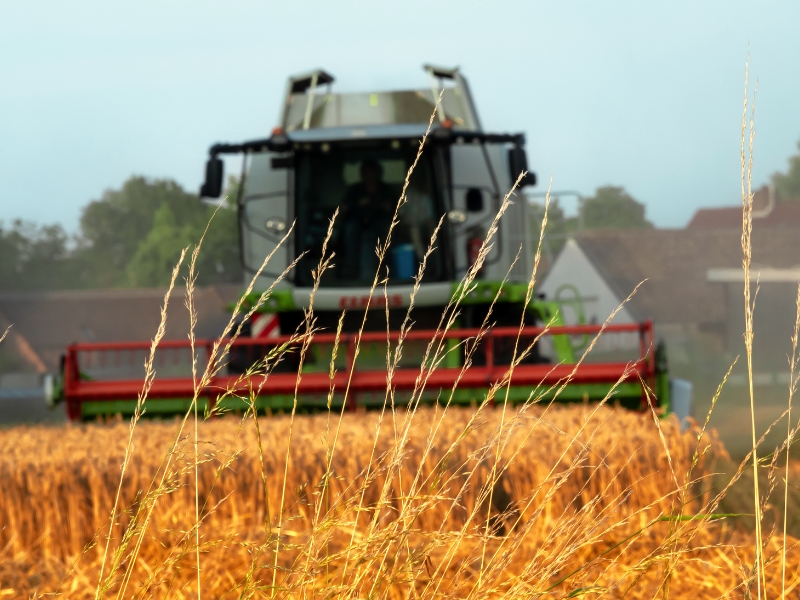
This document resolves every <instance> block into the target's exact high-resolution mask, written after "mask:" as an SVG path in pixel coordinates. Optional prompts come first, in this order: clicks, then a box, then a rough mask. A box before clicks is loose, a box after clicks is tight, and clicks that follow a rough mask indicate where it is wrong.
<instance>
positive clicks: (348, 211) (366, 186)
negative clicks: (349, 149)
mask: <svg viewBox="0 0 800 600" xmlns="http://www.w3.org/2000/svg"><path fill="white" fill-rule="evenodd" d="M360 175H361V181H360V182H359V183H356V184H354V185H351V186H350V187H349V188H348V189H347V192H345V196H344V199H343V201H342V204H341V211H342V218H343V221H344V231H343V234H344V236H343V237H344V240H343V242H344V257H343V259H344V260H343V262H344V264H343V265H342V266H343V268H344V275H345V276H346V277H348V278H354V279H358V280H365V281H367V280H371V279H372V277H373V276H374V275H375V270H376V269H377V268H378V257H377V256H376V255H375V246H376V244H377V243H378V239H380V240H381V241H384V240H385V239H386V235H387V234H388V232H389V226H390V225H391V223H392V216H393V215H394V207H395V203H396V200H397V199H396V198H395V197H394V196H395V194H394V190H393V189H392V188H391V186H389V185H388V184H386V183H384V181H383V168H382V167H381V164H380V163H379V162H378V161H376V160H374V159H369V158H368V159H366V160H364V161H363V162H362V163H361V168H360Z"/></svg>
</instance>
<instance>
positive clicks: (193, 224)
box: [0, 177, 242, 290]
mask: <svg viewBox="0 0 800 600" xmlns="http://www.w3.org/2000/svg"><path fill="white" fill-rule="evenodd" d="M235 193H236V182H235V180H232V181H231V182H230V184H229V189H228V198H229V200H228V201H226V202H225V203H223V204H222V205H221V206H220V207H219V210H217V206H214V205H209V204H206V203H204V202H202V201H201V200H200V199H199V198H198V196H197V195H196V194H191V193H189V192H187V191H185V190H184V189H183V188H182V187H181V186H180V185H178V184H177V183H176V182H174V181H171V180H149V179H146V178H144V177H131V178H130V179H128V180H127V181H126V182H125V183H124V184H123V185H122V187H121V188H120V189H118V190H109V191H107V192H105V193H104V194H103V196H102V197H101V198H100V199H99V200H94V201H92V202H90V203H89V204H88V205H87V206H86V207H84V209H83V212H82V215H81V219H80V229H79V232H78V233H77V234H76V235H74V236H70V235H68V234H67V233H66V232H65V230H64V229H63V227H61V226H60V225H36V224H33V223H29V222H23V221H14V222H13V223H12V224H11V225H10V226H8V227H4V226H2V225H0V290H45V289H89V288H119V287H134V288H135V287H157V286H163V285H166V284H167V283H168V282H169V277H170V274H171V272H172V269H173V267H174V266H175V262H176V261H177V259H178V257H179V255H180V251H181V249H183V248H185V247H187V246H193V245H194V244H196V243H197V242H198V240H200V238H201V236H203V234H204V232H205V239H204V241H203V251H202V252H201V253H200V256H199V258H198V261H199V263H198V265H197V272H198V279H197V283H198V285H207V284H212V283H228V282H231V283H238V282H240V281H241V280H242V268H241V265H240V262H239V230H238V224H237V216H236V210H235V206H234V203H235V201H234V200H231V199H233V198H235ZM215 211H216V214H215ZM212 215H214V219H213V221H212V222H211V225H210V226H209V227H208V231H206V226H207V225H208V223H209V220H210V219H211V217H212Z"/></svg>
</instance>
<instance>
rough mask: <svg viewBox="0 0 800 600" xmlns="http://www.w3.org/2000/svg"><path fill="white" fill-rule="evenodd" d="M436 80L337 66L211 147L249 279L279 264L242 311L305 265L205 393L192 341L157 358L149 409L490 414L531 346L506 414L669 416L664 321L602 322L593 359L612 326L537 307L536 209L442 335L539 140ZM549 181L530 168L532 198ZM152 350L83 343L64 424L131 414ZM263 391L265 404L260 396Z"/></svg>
mask: <svg viewBox="0 0 800 600" xmlns="http://www.w3.org/2000/svg"><path fill="white" fill-rule="evenodd" d="M425 70H426V71H427V73H428V75H429V77H430V80H431V87H430V88H428V89H423V90H411V91H391V92H377V93H351V94H334V93H331V90H330V86H331V84H332V83H333V80H334V79H333V77H332V76H331V75H329V74H328V73H326V72H325V71H322V70H318V71H313V72H311V73H309V74H306V75H302V76H298V77H293V78H290V79H289V82H288V86H287V89H286V95H285V98H284V103H283V106H282V110H281V116H280V122H279V125H278V127H276V128H275V129H274V130H273V132H272V135H271V136H270V137H269V138H266V139H259V140H254V141H250V142H245V143H241V144H217V145H215V146H212V147H211V149H210V157H209V160H208V162H207V164H206V179H205V182H204V183H203V186H202V188H201V190H200V195H201V196H203V197H210V198H218V197H219V196H220V194H221V191H222V184H223V163H222V160H221V158H220V155H223V154H233V153H236V154H242V155H243V157H244V160H243V168H242V179H241V184H240V186H239V189H240V192H239V197H238V199H237V206H238V213H239V224H240V231H241V259H242V264H243V266H244V270H245V272H246V277H247V278H248V281H249V279H250V278H251V277H253V276H255V275H256V273H257V272H258V269H259V267H260V266H261V264H262V261H263V260H264V257H265V256H267V255H269V254H270V253H273V256H272V260H271V261H270V263H269V264H268V265H267V267H266V269H265V270H264V271H262V272H261V274H260V275H259V276H258V278H257V279H256V282H255V288H254V289H255V290H256V292H254V293H253V294H251V295H250V296H249V297H248V298H246V299H245V306H248V305H249V306H254V305H255V304H254V303H255V302H256V299H257V298H258V297H259V296H260V293H259V292H261V291H262V290H266V289H268V288H269V287H270V286H272V285H273V284H274V283H275V281H276V280H277V279H278V278H279V276H280V274H281V273H283V272H284V270H285V269H286V268H287V267H288V266H289V265H291V263H292V261H294V260H295V258H296V257H300V259H299V261H298V262H297V265H296V266H295V267H294V268H293V269H292V270H291V271H290V272H289V273H288V276H286V277H285V278H283V279H282V280H281V281H279V282H278V283H277V284H276V285H275V287H274V289H273V291H272V293H271V295H270V296H269V298H268V299H267V301H266V302H265V303H264V304H263V306H260V307H259V308H258V311H257V312H256V313H255V314H254V315H253V318H252V319H251V320H250V322H249V323H246V324H245V330H246V335H244V336H241V337H239V338H238V339H236V340H235V341H234V342H233V343H232V345H231V348H230V354H229V356H228V358H227V361H226V364H225V366H224V367H223V368H222V369H221V370H220V371H219V372H217V373H216V374H215V376H214V377H213V378H211V380H210V381H208V382H207V385H206V386H205V387H204V388H203V389H201V390H199V391H198V390H196V389H195V385H196V384H195V381H194V379H193V378H192V376H191V361H192V354H191V347H190V345H189V342H188V341H165V342H162V343H161V344H160V346H159V348H158V350H157V351H156V356H155V366H156V370H157V371H158V377H157V378H156V380H155V381H154V383H153V385H152V387H151V389H150V391H149V394H148V399H147V401H146V403H145V409H146V414H148V415H158V414H162V415H163V414H176V413H182V412H185V411H186V410H187V409H188V408H189V407H190V406H191V402H192V399H193V397H194V396H195V394H197V395H198V397H199V403H200V406H201V408H202V409H215V410H223V409H225V410H243V409H246V408H247V407H248V406H250V403H251V401H252V402H254V404H255V406H256V408H258V409H261V410H265V411H284V410H290V409H292V407H293V406H294V405H295V401H296V408H297V409H298V410H301V411H311V410H321V409H326V408H328V407H329V406H330V407H331V408H352V409H355V408H357V407H359V406H363V407H370V406H382V405H383V403H384V401H385V397H386V390H387V385H391V386H392V388H393V389H394V390H395V393H394V402H395V404H397V403H401V404H402V403H403V402H407V401H409V400H410V399H411V398H412V397H415V398H416V399H418V400H419V401H420V402H423V403H425V402H428V403H431V402H448V403H452V404H462V405H463V404H467V405H469V404H475V403H480V402H483V401H484V400H486V399H487V393H488V392H489V390H490V389H491V387H492V385H493V384H495V383H496V382H499V381H502V380H503V378H504V377H506V375H507V373H508V372H509V366H510V364H511V362H512V357H513V356H514V348H515V347H518V348H520V349H522V348H526V347H527V346H529V345H530V344H531V343H533V342H534V341H535V343H533V346H532V349H531V351H530V352H529V354H528V355H527V356H526V357H525V358H524V360H522V361H521V362H520V363H519V364H517V365H516V366H515V367H514V369H513V374H512V376H511V380H510V382H509V385H508V390H507V393H506V391H505V390H504V391H503V393H502V394H501V395H498V397H497V398H495V399H494V400H493V401H495V402H500V401H503V402H504V401H506V399H508V401H510V402H513V403H518V402H524V401H528V400H532V399H538V400H540V401H542V400H544V401H547V400H549V399H552V398H554V397H555V398H556V399H557V400H559V401H597V400H601V399H603V398H609V400H610V402H612V403H619V404H621V405H623V406H626V407H629V408H633V409H641V408H646V407H647V406H648V404H654V405H656V406H658V407H659V408H660V410H661V412H662V413H663V412H667V411H668V410H669V384H668V379H667V373H666V358H665V356H664V352H663V350H662V349H656V344H655V340H654V334H653V326H652V323H650V322H649V321H648V322H644V323H633V324H609V325H607V326H605V327H604V328H603V331H602V338H601V340H600V341H599V342H598V343H597V344H596V348H595V350H594V351H593V352H591V353H590V354H589V355H588V356H587V357H586V358H585V359H584V360H579V359H580V357H581V354H580V353H581V351H582V349H583V348H584V347H585V345H586V342H587V340H589V339H592V338H594V337H595V336H597V335H598V334H599V333H600V332H601V326H600V325H588V324H583V323H580V322H578V324H572V325H566V324H565V321H564V308H565V306H564V304H563V302H559V301H555V300H548V299H544V298H540V297H534V298H533V299H531V300H526V299H527V298H528V296H529V295H528V293H527V286H528V278H529V276H530V273H531V269H532V261H533V248H532V240H531V237H532V228H531V221H530V218H529V216H528V212H527V206H526V203H525V202H524V201H523V202H514V203H513V204H511V205H510V206H509V207H508V209H507V211H506V213H505V215H504V216H503V218H502V219H501V220H500V223H499V229H498V231H497V233H496V236H495V237H494V239H493V242H492V245H491V249H490V250H489V252H488V254H487V255H486V256H485V261H484V262H483V265H482V267H481V269H480V271H479V272H478V274H477V277H476V279H475V281H474V282H473V285H472V286H471V288H470V291H469V294H467V295H466V296H465V297H464V298H463V300H462V301H461V302H460V308H459V314H458V317H457V320H456V326H455V327H454V328H451V329H449V330H448V331H445V332H442V331H440V330H439V322H440V317H441V315H442V313H443V311H444V310H445V307H446V306H448V304H449V303H450V301H451V299H452V298H453V297H454V295H455V294H456V293H457V292H458V290H459V282H460V281H462V279H463V278H464V276H465V274H466V273H467V271H468V270H469V269H470V268H471V267H472V266H473V265H474V264H475V261H476V260H477V258H478V253H479V251H480V248H481V244H482V241H483V239H484V238H485V236H486V233H487V228H488V227H489V226H490V224H491V223H492V221H493V220H494V218H495V216H496V214H497V212H498V210H499V208H500V205H501V202H502V200H503V197H504V194H505V193H506V192H507V191H508V190H509V189H511V187H512V186H513V183H514V182H515V181H516V180H517V178H518V176H519V175H520V174H521V173H523V172H527V171H528V168H527V157H526V153H525V136H524V135H523V134H495V133H487V132H484V130H483V128H482V127H481V123H480V120H479V118H478V113H477V111H476V109H475V105H474V103H473V101H472V96H471V94H470V90H469V87H468V85H467V82H466V80H465V79H464V77H463V76H462V75H461V74H460V73H459V71H458V69H441V68H436V67H431V66H426V67H425ZM440 90H443V91H442V92H441V93H442V96H441V102H440V103H439V105H438V108H437V99H438V98H439V95H440ZM434 110H436V115H435V123H434V125H433V126H432V128H431V130H430V133H429V135H428V137H427V138H426V143H425V147H424V151H423V153H422V155H421V157H420V159H419V161H418V163H417V165H416V168H415V169H414V171H413V174H412V176H411V178H410V181H409V185H408V188H407V193H406V197H407V202H406V204H405V205H404V206H403V207H402V208H401V209H400V213H399V217H400V222H399V224H398V225H397V226H396V227H395V229H394V230H393V234H392V236H393V237H392V240H393V241H392V245H391V247H390V248H389V251H388V254H387V256H386V263H387V264H386V265H385V266H386V267H388V281H387V282H386V285H385V287H384V286H381V288H380V289H379V290H375V292H374V294H371V285H372V282H373V278H374V275H375V272H376V269H377V267H378V262H377V260H378V259H377V257H376V254H375V250H374V249H375V244H376V241H377V240H379V239H381V240H383V239H385V236H386V234H387V232H388V230H389V227H390V224H391V221H392V215H393V214H394V210H395V207H396V204H397V200H398V198H399V197H400V192H401V188H402V186H403V183H404V180H405V178H406V174H407V172H408V170H409V167H410V166H411V165H412V163H413V162H414V160H415V158H416V156H417V152H418V149H419V145H420V143H421V141H422V140H423V139H425V134H426V131H428V127H429V121H430V117H431V114H432V113H433V111H434ZM535 182H536V179H535V176H534V174H533V173H530V172H528V173H527V175H525V176H524V177H523V178H522V180H521V182H520V185H521V186H522V187H525V186H528V185H535ZM337 209H338V211H339V214H338V217H337V219H336V220H335V224H334V227H333V231H332V234H331V237H330V240H329V244H328V249H329V250H333V251H334V252H335V253H336V261H335V265H334V266H333V267H332V268H330V269H328V270H327V271H325V272H324V273H323V274H322V276H321V279H320V281H319V289H318V290H317V291H316V294H315V296H314V315H315V317H316V327H317V328H321V329H322V333H318V334H316V335H315V336H314V337H313V339H312V341H311V343H310V345H309V346H308V348H307V350H306V352H305V353H304V360H303V362H302V365H300V363H299V359H298V357H299V352H297V350H298V348H299V346H300V345H301V344H302V340H298V338H297V337H296V336H294V337H293V335H292V334H293V333H295V332H297V331H300V328H301V325H302V323H303V319H304V313H303V310H304V309H305V308H307V307H308V306H309V303H310V298H311V292H312V289H313V285H314V280H313V279H312V269H313V268H315V267H316V265H317V263H318V262H319V259H320V257H321V255H322V247H323V242H324V240H325V237H326V235H327V232H328V226H329V221H330V219H331V218H332V216H333V214H334V211H336V210H337ZM440 220H441V221H442V222H443V224H444V225H443V227H442V229H441V231H440V232H439V237H438V239H437V242H436V249H435V251H434V252H433V253H432V254H431V255H430V256H429V257H428V259H427V266H426V269H425V272H424V276H423V278H422V280H421V282H420V283H419V290H418V292H417V294H416V297H415V302H414V308H413V312H412V319H413V322H414V327H413V329H412V330H411V331H410V333H408V335H407V337H406V339H405V341H404V351H403V356H402V360H401V362H400V364H399V365H398V368H397V369H396V370H394V372H393V375H392V378H391V381H390V382H389V381H387V365H386V348H387V343H394V342H396V341H397V339H398V337H399V335H400V332H399V330H400V327H401V324H402V323H403V320H404V318H405V316H406V312H407V310H408V307H409V303H410V298H411V293H412V290H413V288H414V277H415V275H416V272H417V268H418V265H419V263H420V261H421V259H422V256H423V254H424V253H425V251H426V250H427V247H428V243H429V240H430V238H431V235H432V233H433V231H434V229H435V228H436V226H437V224H438V223H439V222H440ZM292 223H293V224H294V227H293V228H290V224H292ZM287 234H289V235H288V237H286V240H285V241H284V243H281V240H282V239H283V238H284V237H285V236H287ZM370 299H371V300H370ZM526 301H527V305H526ZM575 301H578V302H579V299H576V300H573V302H575ZM493 302H494V306H493V308H492V309H491V310H492V313H491V316H490V318H489V319H488V322H490V323H491V324H492V327H491V328H490V330H489V331H488V333H486V332H483V333H481V330H480V327H481V324H482V323H483V322H484V321H485V320H486V317H487V314H488V312H489V310H490V307H491V306H492V303H493ZM343 311H345V315H344V317H343V319H342V333H341V335H340V336H339V337H338V344H339V345H338V354H337V357H336V360H335V361H334V363H335V366H336V369H337V370H336V373H335V374H333V375H331V371H330V364H331V356H332V351H333V347H334V344H335V343H337V337H336V334H335V333H334V332H336V330H337V327H338V326H339V322H340V318H341V316H342V312H343ZM365 311H366V313H365ZM573 312H575V313H576V314H579V313H580V314H582V311H573ZM365 314H366V318H365ZM387 315H388V321H389V322H388V327H387V322H386V319H387ZM362 322H364V323H365V327H364V330H363V332H362V333H361V334H360V335H359V333H358V332H359V329H360V328H361V325H362ZM522 322H524V323H525V326H524V327H523V329H522V331H521V332H520V331H519V325H520V323H522ZM387 329H388V333H387ZM479 334H480V343H479V344H478V345H477V346H475V348H474V352H473V353H472V354H471V356H470V365H469V368H467V369H464V361H465V351H464V348H465V347H467V346H468V345H469V344H468V343H463V342H465V340H466V341H471V340H474V339H476V338H477V337H479ZM537 336H540V337H539V338H538V339H537ZM431 342H435V343H441V347H444V348H445V352H443V356H442V357H441V359H440V360H439V361H438V362H437V364H436V365H435V366H434V365H432V364H431V362H430V360H428V359H426V358H425V349H426V348H427V347H428V345H429V344H430V343H431ZM356 344H358V353H356ZM212 347H213V341H198V342H197V343H196V348H195V359H196V360H198V361H199V364H200V366H201V368H202V367H203V366H204V365H205V361H207V360H208V357H209V356H210V354H211V349H212ZM149 349H150V343H149V342H141V343H139V342H133V343H91V344H75V345H72V346H70V347H69V348H68V349H67V353H66V355H65V357H64V361H63V364H64V366H63V374H62V375H63V377H62V382H61V385H60V386H59V390H60V395H61V396H62V397H63V399H64V401H65V402H66V405H67V412H68V415H69V418H70V419H87V418H95V417H97V416H102V415H113V414H132V413H133V411H134V410H135V407H136V402H137V396H138V394H139V392H140V391H141V389H142V380H143V376H144V372H143V368H142V364H143V362H144V357H145V356H146V354H147V353H148V352H149ZM276 349H280V350H281V351H282V352H283V359H282V360H281V361H280V363H279V364H277V365H275V367H274V368H272V369H271V371H270V372H269V373H268V374H264V373H262V372H256V373H249V371H248V370H249V369H250V367H251V366H252V365H253V364H256V363H258V362H259V361H261V362H263V361H264V358H265V357H267V356H271V355H273V354H274V353H275V352H276ZM356 355H357V358H356ZM423 380H424V382H425V384H424V390H420V381H423ZM456 382H458V385H457V386H456V385H455V384H456ZM331 389H333V390H334V393H333V394H332V396H331V395H330V390H331ZM251 390H256V392H254V393H253V394H252V395H251ZM345 390H347V397H345V395H344V392H345ZM414 390H417V393H416V394H414V393H413V392H414ZM295 396H296V398H295ZM251 399H252V400H251Z"/></svg>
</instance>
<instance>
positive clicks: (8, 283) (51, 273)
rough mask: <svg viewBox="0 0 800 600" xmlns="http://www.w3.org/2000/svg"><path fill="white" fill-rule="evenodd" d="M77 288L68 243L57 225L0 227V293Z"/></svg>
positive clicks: (61, 229) (18, 222)
mask: <svg viewBox="0 0 800 600" xmlns="http://www.w3.org/2000/svg"><path fill="white" fill-rule="evenodd" d="M79 285H80V281H79V279H78V278H77V277H76V268H75V263H74V261H73V260H72V259H71V253H70V239H69V236H68V235H67V234H66V232H65V231H64V229H63V228H62V227H61V226H60V225H43V226H37V225H35V224H33V223H28V222H25V221H20V220H17V221H14V222H13V223H12V224H11V226H10V227H4V226H3V225H2V224H0V289H5V290H34V289H43V288H62V289H63V288H71V287H78V286H79Z"/></svg>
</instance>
